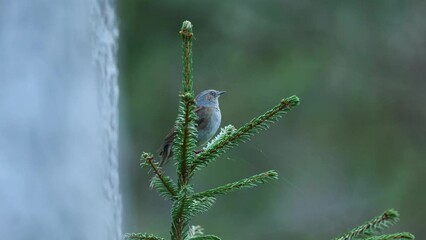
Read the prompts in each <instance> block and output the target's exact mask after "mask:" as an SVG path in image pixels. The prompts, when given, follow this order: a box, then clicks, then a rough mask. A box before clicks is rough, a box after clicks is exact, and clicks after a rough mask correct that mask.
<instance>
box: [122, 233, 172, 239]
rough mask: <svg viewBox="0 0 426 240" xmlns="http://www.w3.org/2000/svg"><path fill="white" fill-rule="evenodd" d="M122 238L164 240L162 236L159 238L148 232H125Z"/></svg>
mask: <svg viewBox="0 0 426 240" xmlns="http://www.w3.org/2000/svg"><path fill="white" fill-rule="evenodd" d="M124 239H126V240H164V238H160V237H157V236H154V235H152V234H148V233H127V234H125V235H124Z"/></svg>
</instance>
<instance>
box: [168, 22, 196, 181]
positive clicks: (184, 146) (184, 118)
mask: <svg viewBox="0 0 426 240" xmlns="http://www.w3.org/2000/svg"><path fill="white" fill-rule="evenodd" d="M179 33H180V34H181V36H182V52H183V59H182V61H183V72H182V73H183V80H182V85H183V93H182V94H181V95H180V103H179V114H178V118H177V120H176V136H175V138H174V142H173V154H174V155H175V159H177V168H178V175H179V185H180V186H182V185H186V184H187V183H188V180H189V179H188V169H189V166H190V165H191V164H192V161H193V159H194V157H195V155H194V152H193V149H194V148H195V146H196V140H197V129H196V127H195V121H196V118H197V117H196V114H195V113H194V109H195V100H194V90H193V88H192V85H193V83H192V36H193V33H192V24H191V22H189V21H184V22H183V24H182V28H181V31H180V32H179Z"/></svg>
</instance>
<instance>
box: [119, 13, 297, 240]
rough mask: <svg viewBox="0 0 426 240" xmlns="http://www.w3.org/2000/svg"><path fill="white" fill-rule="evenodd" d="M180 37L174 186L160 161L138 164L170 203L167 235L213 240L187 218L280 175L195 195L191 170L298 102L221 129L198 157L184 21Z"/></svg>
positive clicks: (177, 239) (147, 157)
mask: <svg viewBox="0 0 426 240" xmlns="http://www.w3.org/2000/svg"><path fill="white" fill-rule="evenodd" d="M180 34H181V36H182V52H183V58H182V61H183V80H182V88H183V93H181V94H180V101H179V111H178V116H177V119H176V124H175V129H176V135H175V137H174V141H173V147H172V149H173V156H174V161H175V164H176V172H177V176H178V184H176V183H175V182H174V181H173V179H172V178H170V177H169V176H166V175H164V173H163V171H162V169H161V167H160V166H159V164H158V162H157V161H155V160H154V156H153V155H152V154H150V153H143V154H142V156H141V161H142V162H141V166H144V167H145V166H147V167H149V168H150V169H151V170H152V171H153V173H154V177H153V178H152V180H151V187H152V188H155V189H156V190H157V191H158V193H159V194H160V195H161V196H163V197H164V198H166V199H169V200H171V201H172V209H171V215H172V224H171V225H172V227H171V232H170V234H171V238H172V239H173V240H184V239H193V240H196V239H198V240H202V239H204V240H217V239H220V238H218V237H217V236H214V235H204V234H203V232H202V228H201V227H189V221H190V220H191V218H192V217H194V216H195V215H197V214H201V213H203V212H206V211H207V210H209V209H210V208H211V207H212V206H213V204H214V203H215V200H216V196H217V195H224V194H227V193H230V192H233V191H235V190H238V189H243V188H252V187H255V186H257V185H259V184H262V183H266V182H267V181H269V180H273V179H277V178H278V173H277V172H275V171H273V170H272V171H268V172H264V173H261V174H257V175H254V176H252V177H249V178H246V179H242V180H239V181H236V182H233V183H229V184H226V185H223V186H220V187H216V188H213V189H210V190H207V191H204V192H199V193H194V190H193V187H192V185H190V184H189V183H190V180H191V178H192V176H193V174H194V172H195V170H198V169H201V168H203V167H206V166H207V165H208V164H209V163H211V162H213V161H214V160H215V158H217V157H218V156H219V155H221V154H223V153H225V151H226V150H227V149H230V148H232V147H235V146H237V144H238V143H240V142H245V141H248V140H249V139H250V137H251V136H253V135H254V134H255V133H257V132H259V131H260V130H263V129H267V128H268V127H269V124H271V123H274V122H276V121H277V120H278V119H279V118H280V117H281V116H282V115H283V114H285V113H287V112H288V111H290V110H291V109H292V108H293V107H295V106H297V105H298V104H299V98H298V97H296V96H292V97H289V98H286V99H283V100H281V102H280V103H279V104H278V105H277V106H275V107H273V108H272V109H271V110H269V111H267V112H266V113H264V114H262V115H260V116H259V117H257V118H254V119H253V120H251V121H250V122H248V123H247V124H245V125H244V126H242V127H241V128H239V129H236V128H235V127H234V126H232V125H228V126H226V127H224V128H222V129H221V132H220V133H219V135H218V136H217V137H215V138H214V139H213V140H212V141H210V142H209V143H208V144H207V146H206V147H205V148H204V149H203V150H204V151H203V152H202V153H200V154H198V155H197V154H196V153H195V151H194V150H195V148H196V140H197V128H196V119H197V116H196V114H195V112H194V109H195V100H194V92H193V87H192V85H193V82H192V37H193V33H192V24H191V23H190V22H188V21H185V22H183V24H182V28H181V31H180ZM126 238H127V239H160V238H157V237H155V236H152V235H147V234H138V233H137V234H128V235H127V236H126Z"/></svg>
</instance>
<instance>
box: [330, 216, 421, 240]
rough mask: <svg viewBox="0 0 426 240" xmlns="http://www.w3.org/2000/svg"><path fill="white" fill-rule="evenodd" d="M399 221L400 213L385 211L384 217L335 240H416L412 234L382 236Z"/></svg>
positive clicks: (377, 218) (374, 219)
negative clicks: (383, 232)
mask: <svg viewBox="0 0 426 240" xmlns="http://www.w3.org/2000/svg"><path fill="white" fill-rule="evenodd" d="M398 221H399V213H398V212H397V211H395V210H393V209H389V210H387V211H385V212H384V213H383V214H382V215H380V216H378V217H375V218H373V219H371V220H370V221H368V222H366V223H365V224H362V225H360V226H358V227H356V228H354V229H352V230H351V231H349V232H347V233H345V234H343V235H342V236H340V237H338V238H335V239H334V240H352V239H354V240H358V239H369V240H382V239H414V236H413V235H412V234H410V233H396V234H387V235H380V236H374V235H378V234H380V233H381V232H382V231H383V230H384V229H385V228H388V227H390V226H392V225H394V224H395V223H397V222H398Z"/></svg>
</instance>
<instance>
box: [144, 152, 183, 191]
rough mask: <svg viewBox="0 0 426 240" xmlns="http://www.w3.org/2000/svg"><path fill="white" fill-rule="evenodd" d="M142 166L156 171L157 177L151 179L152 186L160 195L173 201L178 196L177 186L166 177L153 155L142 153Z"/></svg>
mask: <svg viewBox="0 0 426 240" xmlns="http://www.w3.org/2000/svg"><path fill="white" fill-rule="evenodd" d="M141 166H149V167H151V169H152V170H153V171H154V173H155V176H154V177H153V178H152V179H151V184H150V186H151V187H153V188H155V190H157V191H158V193H159V194H160V195H161V196H162V197H165V198H169V199H172V198H174V197H175V196H176V194H177V191H178V189H177V186H176V184H175V183H174V182H173V180H172V179H171V178H170V177H169V176H164V175H163V173H162V170H161V167H159V166H158V163H157V162H155V161H154V156H153V155H152V154H151V153H146V152H144V153H142V156H141Z"/></svg>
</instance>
